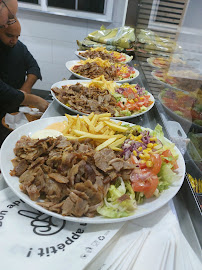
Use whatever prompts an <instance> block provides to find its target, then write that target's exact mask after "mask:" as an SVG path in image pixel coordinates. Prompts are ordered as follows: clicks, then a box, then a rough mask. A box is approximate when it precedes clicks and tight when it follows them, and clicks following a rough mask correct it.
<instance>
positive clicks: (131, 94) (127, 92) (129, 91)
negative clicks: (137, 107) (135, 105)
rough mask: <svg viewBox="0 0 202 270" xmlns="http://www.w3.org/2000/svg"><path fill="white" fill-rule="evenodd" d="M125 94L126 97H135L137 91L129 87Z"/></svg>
mask: <svg viewBox="0 0 202 270" xmlns="http://www.w3.org/2000/svg"><path fill="white" fill-rule="evenodd" d="M123 96H124V97H126V98H127V97H129V96H130V99H133V98H135V93H134V91H133V90H132V89H131V88H127V89H126V90H125V91H124V92H123Z"/></svg>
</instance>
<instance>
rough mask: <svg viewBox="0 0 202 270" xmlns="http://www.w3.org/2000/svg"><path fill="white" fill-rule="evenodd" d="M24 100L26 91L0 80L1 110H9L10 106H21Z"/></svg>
mask: <svg viewBox="0 0 202 270" xmlns="http://www.w3.org/2000/svg"><path fill="white" fill-rule="evenodd" d="M23 100H24V93H22V92H21V91H19V90H17V89H15V88H13V87H11V86H10V85H8V84H7V83H4V82H3V81H2V80H0V110H1V111H4V110H7V109H8V108H9V107H14V106H15V107H19V106H20V104H21V103H22V102H23Z"/></svg>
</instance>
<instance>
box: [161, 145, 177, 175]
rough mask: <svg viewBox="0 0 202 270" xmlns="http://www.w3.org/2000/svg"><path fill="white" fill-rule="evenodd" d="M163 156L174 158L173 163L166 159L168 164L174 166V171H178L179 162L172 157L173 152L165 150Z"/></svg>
mask: <svg viewBox="0 0 202 270" xmlns="http://www.w3.org/2000/svg"><path fill="white" fill-rule="evenodd" d="M162 155H163V156H164V157H172V158H173V159H172V160H171V161H169V160H166V159H165V162H166V163H171V164H172V165H173V167H172V169H173V170H176V169H178V168H179V167H178V165H177V161H176V160H175V159H174V157H173V155H172V153H171V151H170V150H169V149H167V150H165V151H164V152H163V153H162Z"/></svg>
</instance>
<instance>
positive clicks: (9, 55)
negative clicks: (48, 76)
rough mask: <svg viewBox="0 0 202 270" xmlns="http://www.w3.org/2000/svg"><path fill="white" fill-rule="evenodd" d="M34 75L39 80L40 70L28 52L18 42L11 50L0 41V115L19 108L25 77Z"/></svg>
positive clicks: (22, 96) (22, 97)
mask: <svg viewBox="0 0 202 270" xmlns="http://www.w3.org/2000/svg"><path fill="white" fill-rule="evenodd" d="M28 74H34V75H36V76H37V77H38V78H39V79H42V78H41V72H40V68H39V66H38V64H37V62H36V60H35V59H34V57H33V56H32V55H31V53H30V52H29V51H28V49H27V47H26V46H25V45H24V44H23V43H22V42H20V41H19V40H18V42H17V44H16V45H15V46H14V47H13V48H9V47H7V46H5V45H4V44H3V43H2V42H1V41H0V114H1V117H2V114H5V112H11V111H14V110H15V109H14V108H17V107H19V106H20V104H21V103H22V101H23V99H24V94H23V93H22V92H21V91H19V90H18V89H20V88H21V87H22V85H23V84H24V82H25V78H26V75H28Z"/></svg>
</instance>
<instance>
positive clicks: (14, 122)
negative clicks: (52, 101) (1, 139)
mask: <svg viewBox="0 0 202 270" xmlns="http://www.w3.org/2000/svg"><path fill="white" fill-rule="evenodd" d="M5 123H6V124H7V125H8V126H9V127H10V128H12V129H16V128H18V127H20V126H22V125H24V124H27V123H29V121H28V120H27V118H26V116H25V115H24V113H23V112H19V113H17V114H15V115H12V114H9V113H7V114H6V115H5Z"/></svg>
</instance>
